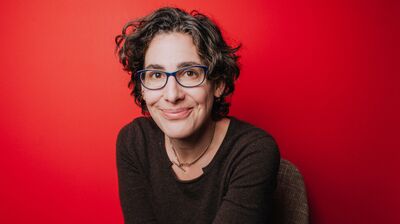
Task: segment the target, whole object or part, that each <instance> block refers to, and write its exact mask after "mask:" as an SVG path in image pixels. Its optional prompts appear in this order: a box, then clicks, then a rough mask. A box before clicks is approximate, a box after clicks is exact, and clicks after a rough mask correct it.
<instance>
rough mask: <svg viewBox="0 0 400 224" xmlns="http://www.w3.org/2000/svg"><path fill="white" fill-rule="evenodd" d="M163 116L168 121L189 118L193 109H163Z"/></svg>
mask: <svg viewBox="0 0 400 224" xmlns="http://www.w3.org/2000/svg"><path fill="white" fill-rule="evenodd" d="M161 112H162V114H163V115H164V117H165V118H166V119H168V120H179V119H184V118H186V117H187V116H189V114H190V112H192V108H189V107H186V108H178V109H161Z"/></svg>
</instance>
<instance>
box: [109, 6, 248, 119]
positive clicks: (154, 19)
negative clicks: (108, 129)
mask: <svg viewBox="0 0 400 224" xmlns="http://www.w3.org/2000/svg"><path fill="white" fill-rule="evenodd" d="M170 32H179V33H184V34H189V35H190V36H191V37H192V38H193V42H194V44H195V46H196V48H197V51H198V54H199V56H200V58H201V60H202V63H204V64H205V65H207V66H208V67H209V70H208V75H207V79H208V80H212V81H213V82H214V83H216V84H220V83H225V89H224V91H223V93H222V95H221V97H218V98H215V99H214V103H213V107H212V112H211V113H212V114H211V116H212V118H213V119H214V120H219V119H221V118H222V117H225V116H226V115H228V113H229V106H230V103H229V102H227V99H226V97H228V96H229V95H230V94H232V93H233V91H234V88H235V81H236V80H237V78H238V77H239V73H240V69H239V65H238V58H239V56H238V55H237V54H236V52H237V51H238V50H239V48H240V46H241V45H240V44H239V45H238V46H236V47H231V46H229V45H228V44H227V43H226V42H225V40H224V39H223V37H222V34H221V31H220V29H219V28H218V26H217V25H216V24H215V23H214V22H213V21H212V20H211V19H210V18H208V17H207V16H205V15H204V14H201V13H199V12H198V11H195V10H194V11H192V12H190V13H188V12H186V11H184V10H182V9H179V8H171V7H164V8H160V9H158V10H156V11H154V12H152V13H151V14H149V15H147V16H145V17H142V18H139V19H137V20H133V21H129V22H128V23H127V24H125V26H124V27H123V29H122V34H120V35H118V36H116V37H115V42H116V45H117V46H116V49H115V51H116V53H117V54H118V57H119V61H120V63H121V64H122V65H123V69H124V70H125V71H127V72H128V73H129V74H130V76H131V79H130V81H129V84H128V87H129V88H131V89H132V92H131V95H133V96H134V98H135V103H136V104H137V105H139V106H140V107H141V108H142V113H143V114H144V115H148V110H147V107H146V102H145V101H144V99H143V96H142V91H141V88H142V86H141V83H140V80H139V79H138V77H137V76H136V75H135V74H136V72H137V71H139V70H141V69H143V67H144V58H145V54H146V51H147V48H148V47H149V44H150V42H151V40H152V39H153V38H154V37H155V36H156V35H157V34H160V33H170Z"/></svg>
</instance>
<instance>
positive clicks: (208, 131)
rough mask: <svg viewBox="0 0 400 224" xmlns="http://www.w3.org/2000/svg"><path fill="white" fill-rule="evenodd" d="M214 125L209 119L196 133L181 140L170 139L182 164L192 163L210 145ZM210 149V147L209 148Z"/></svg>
mask: <svg viewBox="0 0 400 224" xmlns="http://www.w3.org/2000/svg"><path fill="white" fill-rule="evenodd" d="M215 125H216V123H215V122H214V121H212V120H211V119H210V120H209V122H206V123H205V124H204V125H203V126H202V127H201V128H200V129H199V130H198V131H197V132H196V133H194V134H193V135H191V136H188V137H186V138H182V139H170V141H171V144H172V145H173V147H174V149H175V150H176V152H177V153H178V154H179V158H180V159H181V160H182V162H187V161H192V160H194V159H196V157H197V156H198V155H199V154H200V153H202V152H203V150H204V149H205V148H206V147H207V146H209V144H211V142H210V141H211V139H212V138H213V135H214V132H215V131H214V128H216V127H214V126H215ZM209 147H211V146H209Z"/></svg>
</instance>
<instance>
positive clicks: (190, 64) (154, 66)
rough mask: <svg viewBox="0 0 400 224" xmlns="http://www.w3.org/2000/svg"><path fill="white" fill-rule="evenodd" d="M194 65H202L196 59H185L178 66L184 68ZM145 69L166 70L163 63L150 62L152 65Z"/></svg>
mask: <svg viewBox="0 0 400 224" xmlns="http://www.w3.org/2000/svg"><path fill="white" fill-rule="evenodd" d="M193 65H201V64H200V63H198V62H194V61H184V62H181V63H179V64H178V65H177V66H176V67H177V68H178V69H180V68H184V67H188V66H193ZM145 69H160V70H165V67H164V66H162V65H160V64H150V65H147V66H146V67H145Z"/></svg>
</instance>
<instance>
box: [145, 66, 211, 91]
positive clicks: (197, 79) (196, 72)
mask: <svg viewBox="0 0 400 224" xmlns="http://www.w3.org/2000/svg"><path fill="white" fill-rule="evenodd" d="M205 73H206V71H205V68H204V67H188V68H182V69H180V70H178V71H176V74H175V78H176V81H177V82H178V83H179V84H180V85H182V86H184V87H194V86H197V85H200V84H201V83H202V82H203V81H204V78H205ZM140 78H141V81H142V84H143V85H144V86H145V87H146V88H149V89H160V88H162V87H164V86H165V85H166V84H167V81H168V74H167V73H166V72H163V71H157V70H145V71H143V72H142V73H141V74H140Z"/></svg>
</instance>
